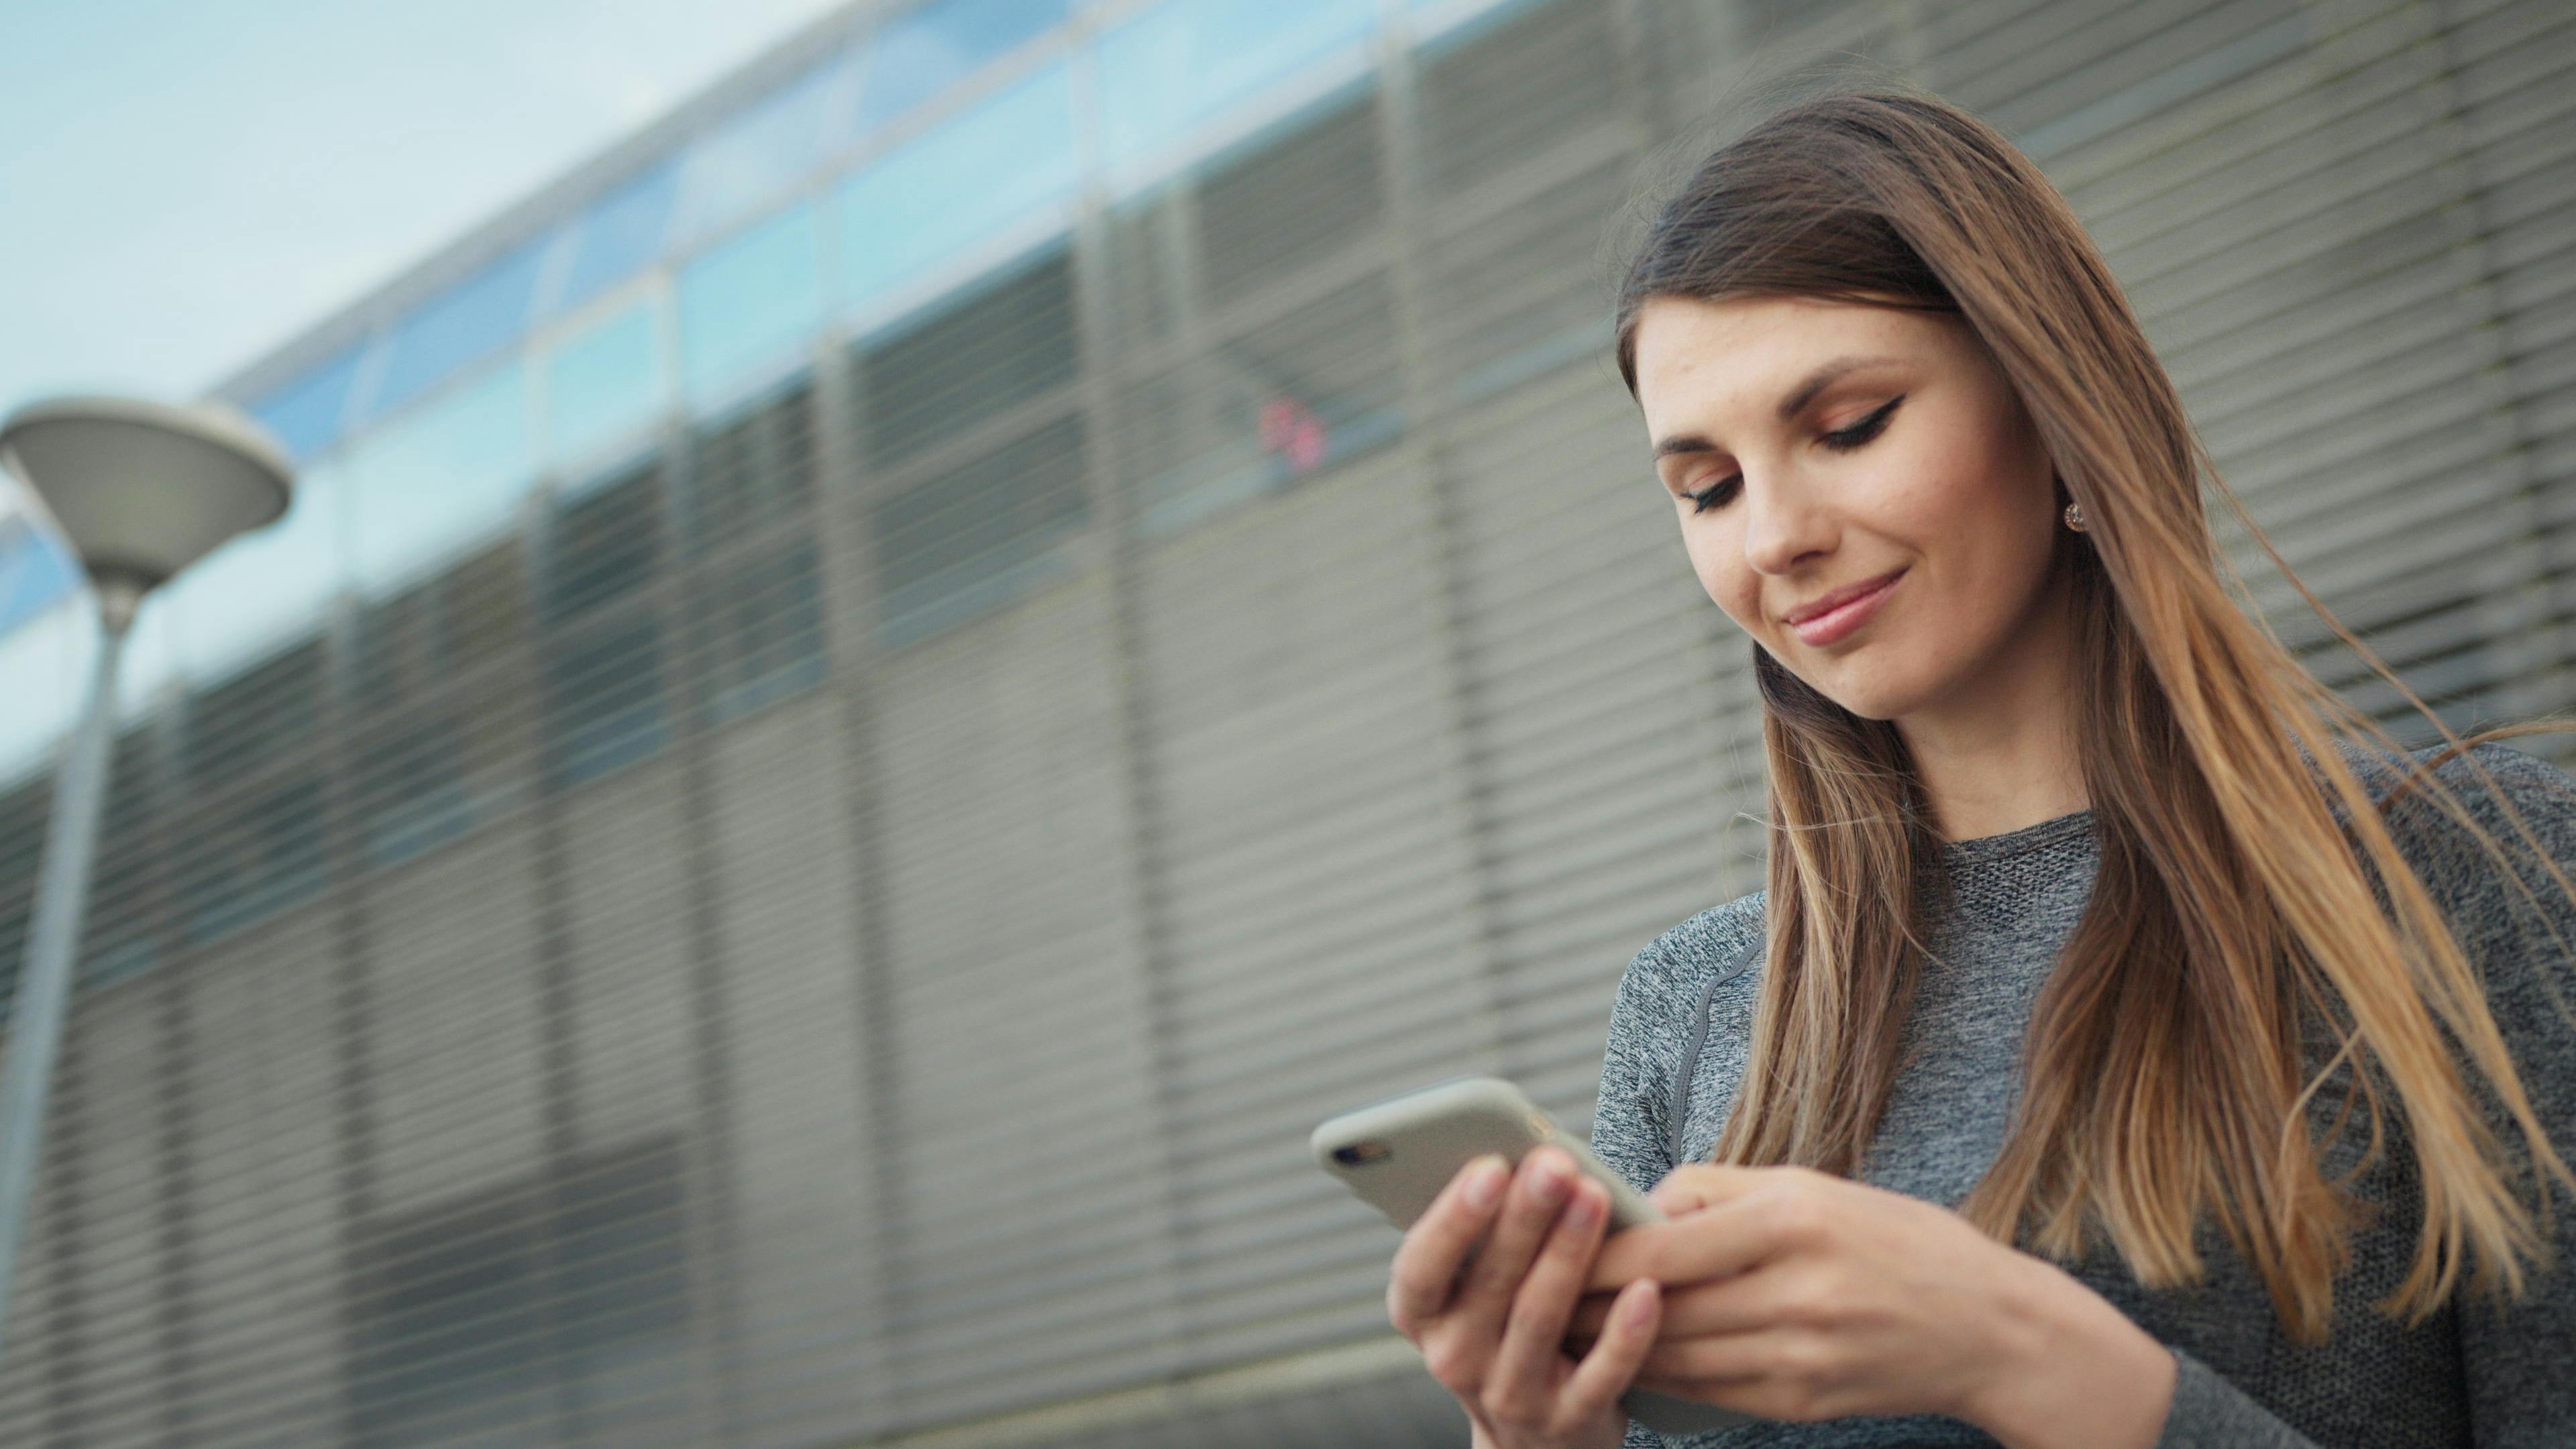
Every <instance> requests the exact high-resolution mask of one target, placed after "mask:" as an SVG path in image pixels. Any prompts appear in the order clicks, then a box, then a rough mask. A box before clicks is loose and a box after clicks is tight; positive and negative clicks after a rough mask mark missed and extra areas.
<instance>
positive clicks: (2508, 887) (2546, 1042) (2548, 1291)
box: [2445, 745, 2576, 1449]
mask: <svg viewBox="0 0 2576 1449" xmlns="http://www.w3.org/2000/svg"><path fill="white" fill-rule="evenodd" d="M2477 755H2478V758H2479V760H2480V761H2481V762H2482V763H2485V764H2486V765H2487V766H2488V768H2489V769H2490V770H2492V771H2493V772H2494V774H2495V776H2496V780H2497V783H2498V784H2499V785H2500V786H2501V787H2502V788H2503V792H2504V793H2505V795H2506V796H2507V797H2508V798H2509V799H2511V801H2512V802H2513V804H2514V806H2515V807H2516V809H2517V810H2518V811H2519V813H2520V814H2521V816H2522V818H2523V822H2524V823H2525V824H2526V825H2528V826H2529V827H2530V828H2531V832H2532V834H2533V835H2534V836H2535V837H2536V838H2537V839H2538V841H2539V842H2540V845H2541V846H2542V848H2543V849H2544V850H2546V851H2547V853H2548V855H2549V857H2550V859H2551V860H2553V861H2554V862H2555V863H2556V864H2557V866H2558V868H2559V869H2560V870H2561V871H2563V872H2565V873H2567V875H2568V876H2569V877H2570V878H2571V879H2576V779H2571V778H2570V777H2569V776H2568V775H2567V774H2566V773H2565V772H2564V771H2561V770H2560V769H2558V768H2557V767H2556V766H2554V765H2551V764H2549V763H2547V762H2545V761H2542V760H2539V759H2535V758H2533V757H2531V756H2528V755H2524V754H2522V753H2520V752H2518V751H2515V750H2511V749H2508V748H2506V747H2504V746H2502V745H2489V746H2482V747H2481V748H2480V749H2479V750H2478V751H2477ZM2463 783H2464V784H2465V783H2466V782H2463ZM2472 788H2474V787H2472ZM2464 793H2466V792H2464ZM2478 815H2479V823H2480V824H2481V825H2483V826H2485V827H2486V828H2487V829H2488V830H2489V831H2491V832H2492V833H2494V834H2495V835H2496V837H2497V838H2498V840H2499V841H2500V842H2501V843H2503V844H2504V845H2505V847H2506V848H2507V849H2508V850H2509V851H2512V852H2514V853H2515V854H2516V855H2517V856H2520V857H2523V858H2528V853H2529V847H2528V846H2525V845H2523V844H2522V843H2521V841H2520V838H2519V836H2518V834H2517V833H2516V832H2515V831H2514V830H2513V827H2512V826H2511V824H2510V823H2509V822H2506V821H2505V820H2503V818H2502V817H2501V815H2495V816H2492V817H2490V815H2489V813H2488V812H2487V811H2486V810H2485V809H2480V810H2479V811H2478ZM2518 873H2520V874H2522V875H2523V877H2524V882H2525V884H2527V885H2528V886H2529V887H2530V890H2531V894H2532V896H2533V897H2535V898H2536V900H2525V899H2523V895H2522V892H2521V891H2520V890H2518V889H2516V888H2515V887H2514V885H2513V883H2512V882H2511V881H2509V880H2506V879H2504V877H2503V874H2502V872H2500V871H2499V870H2497V869H2496V867H2495V865H2494V863H2493V862H2492V861H2491V860H2489V859H2488V858H2487V857H2486V856H2485V855H2484V853H2483V852H2480V853H2478V854H2477V855H2476V856H2474V857H2469V856H2467V855H2466V854H2465V853H2462V856H2461V858H2460V859H2459V860H2458V861H2456V862H2454V863H2453V865H2452V869H2451V871H2450V875H2451V877H2452V878H2453V879H2454V880H2466V881H2473V882H2475V883H2476V885H2475V889H2473V890H2469V891H2465V892H2463V893H2461V895H2460V896H2459V897H2458V898H2459V899H2461V900H2462V901H2463V906H2462V909H2461V911H2460V913H2459V916H2458V920H2457V929H2458V931H2459V934H2460V937H2461V943H2462V945H2463V946H2464V947H2466V948H2467V949H2468V951H2469V953H2470V958H2471V962H2472V964H2473V965H2475V966H2477V967H2478V968H2480V969H2481V971H2482V972H2483V974H2484V976H2485V978H2486V989H2487V1006H2488V1009H2489V1011H2490V1012H2492V1013H2493V1015H2494V1017H2495V1022H2496V1027H2497V1029H2498V1030H2499V1031H2500V1032H2501V1033H2502V1035H2503V1037H2504V1041H2505V1046H2506V1047H2507V1049H2508V1050H2509V1051H2510V1052H2511V1053H2512V1057H2513V1063H2514V1071H2515V1074H2516V1075H2517V1076H2519V1077H2520V1078H2521V1080H2522V1089H2523V1091H2524V1093H2525V1094H2527V1095H2528V1097H2529V1098H2530V1101H2531V1109H2532V1112H2533V1113H2534V1115H2536V1116H2537V1117H2538V1118H2539V1119H2540V1121H2541V1124H2542V1125H2543V1126H2544V1127H2545V1128H2546V1129H2547V1131H2548V1133H2549V1141H2550V1145H2551V1146H2552V1147H2554V1148H2555V1149H2556V1150H2557V1152H2558V1155H2559V1156H2560V1157H2561V1158H2562V1159H2564V1160H2565V1161H2566V1162H2567V1163H2568V1164H2569V1165H2570V1166H2571V1167H2576V969H2571V958H2570V951H2571V948H2576V908H2571V906H2570V904H2569V902H2568V900H2567V899H2566V896H2565V894H2564V893H2563V892H2562V891H2561V890H2560V889H2559V887H2558V886H2557V884H2556V882H2554V881H2552V880H2551V879H2550V878H2549V874H2548V872H2547V871H2546V870H2544V869H2540V868H2538V867H2537V866H2534V867H2532V868H2530V869H2528V870H2524V871H2519V872H2518ZM2445 894H2449V893H2447V892H2446V893H2445ZM2479 1090H2480V1092H2481V1094H2483V1092H2484V1087H2483V1084H2482V1083H2481V1085H2480V1088H2479ZM2488 1120H2489V1121H2490V1123H2491V1124H2492V1125H2493V1127H2494V1130H2495V1132H2496V1134H2497V1137H2498V1139H2499V1140H2500V1141H2501V1142H2502V1143H2503V1144H2504V1145H2505V1149H2506V1152H2507V1154H2508V1157H2509V1160H2510V1161H2511V1162H2512V1164H2513V1165H2514V1167H2515V1168H2516V1169H2518V1170H2519V1171H2520V1173H2521V1174H2522V1176H2523V1178H2524V1181H2523V1182H2522V1183H2514V1182H2513V1181H2512V1180H2511V1178H2510V1177H2509V1178H2508V1185H2509V1186H2511V1187H2512V1188H2513V1190H2514V1191H2516V1192H2518V1193H2524V1194H2528V1193H2529V1192H2530V1191H2531V1190H2532V1185H2534V1184H2536V1185H2537V1186H2539V1187H2540V1188H2541V1189H2543V1190H2544V1192H2545V1196H2546V1202H2545V1204H2544V1205H2543V1206H2542V1210H2541V1213H2540V1216H2539V1217H2538V1219H2537V1222H2538V1224H2539V1225H2540V1226H2541V1227H2543V1229H2544V1230H2545V1232H2546V1235H2547V1244H2548V1247H2549V1252H2550V1257H2549V1258H2548V1260H2547V1261H2543V1262H2539V1263H2534V1264H2530V1265H2528V1266H2527V1267H2526V1269H2525V1277H2524V1284H2523V1289H2524V1291H2523V1293H2522V1295H2521V1296H2520V1297H2519V1298H2513V1299H2510V1300H2507V1301H2504V1302H2502V1303H2499V1302H2498V1301H2497V1300H2496V1299H2495V1298H2494V1297H2492V1296H2490V1295H2488V1294H2486V1293H2482V1292H2479V1291H2478V1290H2477V1289H2476V1288H2475V1287H2474V1285H2473V1284H2471V1283H2470V1281H2469V1280H2468V1278H2467V1276H2466V1275H2464V1276H2463V1278H2462V1280H2461V1286H2460V1287H2459V1289H2458V1290H2457V1291H2456V1292H2455V1294H2454V1297H2453V1301H2454V1303H2455V1304H2456V1305H2457V1307H2458V1309H2459V1329H2460V1359H2461V1372H2462V1378H2463V1382H2464V1383H2465V1384H2466V1386H2467V1390H2468V1404H2469V1421H2470V1428H2471V1430H2472V1439H2471V1442H2473V1443H2475V1444H2477V1445H2479V1446H2480V1449H2538V1446H2541V1445H2563V1444H2568V1443H2576V1374H2571V1373H2570V1372H2569V1370H2568V1365H2569V1364H2570V1363H2571V1362H2576V1196H2571V1195H2570V1193H2569V1192H2568V1189H2567V1187H2566V1185H2565V1184H2564V1183H2562V1182H2559V1181H2558V1180H2557V1179H2556V1178H2555V1177H2553V1176H2550V1175H2549V1174H2547V1173H2546V1172H2535V1171H2534V1170H2533V1168H2532V1163H2531V1155H2530V1147H2529V1144H2528V1143H2527V1141H2526V1140H2525V1139H2524V1137H2523V1135H2522V1132H2521V1129H2520V1128H2519V1127H2518V1126H2516V1125H2514V1123H2513V1121H2512V1119H2511V1118H2510V1117H2509V1116H2507V1115H2506V1114H2505V1112H2504V1110H2503V1109H2502V1107H2501V1106H2498V1107H2495V1108H2492V1109H2491V1110H2490V1111H2489V1113H2488ZM2472 1266H2474V1265H2472Z"/></svg>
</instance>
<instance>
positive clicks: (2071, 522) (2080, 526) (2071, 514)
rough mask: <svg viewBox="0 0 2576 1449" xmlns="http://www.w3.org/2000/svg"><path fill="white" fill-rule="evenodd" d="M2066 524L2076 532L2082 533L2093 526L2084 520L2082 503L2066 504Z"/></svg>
mask: <svg viewBox="0 0 2576 1449" xmlns="http://www.w3.org/2000/svg"><path fill="white" fill-rule="evenodd" d="M2066 526H2067V527H2069V528H2071V529H2074V530H2075V531H2076V532H2077V533H2082V532H2083V531H2085V530H2086V529H2088V528H2091V527H2092V526H2093V525H2091V524H2089V523H2086V522H2085V521H2084V505H2083V504H2081V503H2069V504H2067V505H2066Z"/></svg>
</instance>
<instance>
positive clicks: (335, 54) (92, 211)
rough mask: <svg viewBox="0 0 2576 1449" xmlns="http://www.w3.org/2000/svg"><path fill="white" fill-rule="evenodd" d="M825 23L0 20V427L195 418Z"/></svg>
mask: <svg viewBox="0 0 2576 1449" xmlns="http://www.w3.org/2000/svg"><path fill="white" fill-rule="evenodd" d="M841 3H843V0H409V3H400V4H397V3H390V0H0V415H6V414H7V413H8V412H10V411H12V410H14V409H15V408H17V407H18V406H20V405H21V404H23V403H25V402H28V401H31V400H33V399H35V398H37V397H41V396H44V395H47V394H51V393H58V392H78V391H97V390H111V391H120V392H131V393H140V394H143V395H146V396H151V397H159V398H165V399H169V400H173V401H176V400H182V399H186V398H191V397H194V396H197V395H199V394H201V393H204V392H206V391H207V390H209V389H211V388H213V387H214V386H215V385H216V384H217V383H219V382H221V381H222V380H223V379H224V378H226V377H228V376H229V375H231V374H232V373H233V372H235V371H237V370H238V369H240V368H241V367H243V366H245V365H247V364H248V363H250V362H251V361H253V360H255V359H256V358H258V357H259V356H261V355H262V354H264V353H266V352H267V351H268V350H269V349H270V348H272V347H274V346H275V345H277V344H278V343H281V342H283V341H285V340H286V339H288V338H289V337H291V336H293V335H294V334H295V333H296V332H298V331H300V330H301V329H302V328H304V327H305V326H307V325H309V324H311V323H313V322H316V321H318V320H320V319H321V318H323V317H326V316H328V315H330V314H331V313H332V312H333V311H335V310H337V309H338V308H339V307H340V306H342V305H344V304H345V303H347V302H350V301H352V300H354V299H355V298H357V297H359V296H361V295H363V294H365V293H366V292H367V291H369V290H371V289H372V288H374V287H375V286H376V285H378V284H379V283H382V282H384V281H385V280H387V279H389V278H390V277H392V276H393V275H395V274H396V273H398V272H400V271H401V270H403V269H404V268H405V267H407V266H409V265H411V264H412V263H413V262H416V261H418V260H420V259H422V258H424V257H426V256H427V255H429V254H431V253H433V252H435V251H437V250H438V249H439V248H440V247H441V246H443V245H444V244H445V243H447V242H449V241H452V240H454V239H455V238H456V237H457V236H459V235H461V234H462V233H464V232H465V231H467V230H469V229H471V228H472V227H473V226H474V225H475V224H477V223H478V222H480V221H482V220H483V219H485V218H486V217H489V216H490V215H492V214H493V213H495V212H497V211H499V210H501V209H502V208H503V207H505V206H507V205H508V204H509V203H511V202H512V201H515V200H517V199H518V198H519V197H521V196H524V195H526V194H528V193H529V192H531V191H534V190H536V189H538V188H539V187H541V186H542V185H544V184H545V183H546V182H547V181H549V180H551V179H553V178H554V177H556V176H558V175H561V174H562V173H563V172H565V171H567V170H569V169H571V168H572V167H573V166H575V165H576V164H578V163H579V162H581V161H582V160H584V159H586V158H587V157H589V156H591V155H594V154H596V153H597V152H599V151H601V150H603V149H605V148H606V147H607V146H608V145H610V144H611V143H612V142H614V141H615V140H617V139H618V138H619V137H621V136H624V135H626V134H627V133H629V132H631V131H633V130H634V129H636V128H637V127H638V126H639V125H641V124H643V123H645V122H647V121H650V120H652V119H653V118H654V117H656V116H658V115H661V114H662V113H664V112H665V111H667V110H669V109H670V108H671V107H672V106H673V105H675V104H677V103H678V102H680V101H682V100H685V99H686V98H687V97H688V96H690V95H691V94H693V93H695V92H696V91H698V90H699V89H701V88H703V87H704V86H705V85H706V84H707V83H708V82H710V81H712V80H714V79H715V78H717V77H719V76H721V75H723V74H725V73H726V72H728V71H730V70H732V69H733V68H734V67H735V66H737V65H739V64H740V63H742V62H743V61H745V60H748V59H749V58H751V57H752V56H754V55H757V54H759V53H760V52H761V51H763V50H765V49H767V48H768V47H769V46H770V45H771V44H773V43H775V42H776V41H778V40H779V39H781V38H783V37H785V36H787V35H789V34H792V33H794V32H795V31H796V30H798V29H799V28H801V27H802V26H803V25H804V24H806V23H808V22H810V21H811V20H813V19H815V18H816V17H818V16H821V15H823V14H826V13H828V12H830V11H832V10H834V9H836V8H838V7H839V5H840V4H841ZM0 502H5V500H0Z"/></svg>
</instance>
